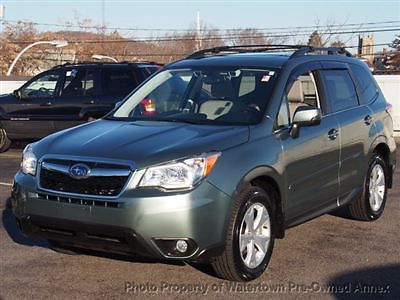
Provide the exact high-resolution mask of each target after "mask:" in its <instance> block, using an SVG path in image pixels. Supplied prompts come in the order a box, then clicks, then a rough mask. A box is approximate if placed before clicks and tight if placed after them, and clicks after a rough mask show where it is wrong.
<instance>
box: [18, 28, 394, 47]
mask: <svg viewBox="0 0 400 300" xmlns="http://www.w3.org/2000/svg"><path fill="white" fill-rule="evenodd" d="M393 31H400V27H396V28H384V29H368V30H352V31H329V32H319V35H327V34H328V35H342V34H355V33H377V32H393ZM309 35H310V33H290V34H272V35H269V34H262V35H249V36H242V35H220V36H215V37H203V38H202V41H214V40H227V39H234V38H240V39H254V38H288V37H295V36H309ZM195 40H196V37H195V36H193V37H178V38H176V37H161V38H152V39H143V38H138V39H118V40H117V39H108V40H106V39H104V40H101V39H99V40H93V39H92V40H83V39H82V40H80V39H74V40H69V41H68V42H69V43H81V44H97V43H140V42H152V43H154V42H177V41H195ZM11 42H12V43H14V44H28V43H33V42H35V41H33V40H31V41H11Z"/></svg>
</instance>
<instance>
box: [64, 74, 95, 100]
mask: <svg viewBox="0 0 400 300" xmlns="http://www.w3.org/2000/svg"><path fill="white" fill-rule="evenodd" d="M91 95H94V74H93V71H90V70H88V71H86V70H84V69H79V70H78V69H72V70H68V71H67V72H66V73H65V82H64V86H63V89H62V91H61V96H68V97H71V96H72V97H75V96H91Z"/></svg>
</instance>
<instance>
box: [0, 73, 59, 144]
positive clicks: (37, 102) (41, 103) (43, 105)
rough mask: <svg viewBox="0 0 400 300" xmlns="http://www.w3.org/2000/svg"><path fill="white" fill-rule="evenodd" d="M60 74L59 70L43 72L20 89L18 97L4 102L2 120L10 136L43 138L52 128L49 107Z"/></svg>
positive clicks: (53, 97)
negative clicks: (4, 117) (8, 103)
mask: <svg viewBox="0 0 400 300" xmlns="http://www.w3.org/2000/svg"><path fill="white" fill-rule="evenodd" d="M59 79H60V74H59V71H58V70H50V71H48V72H45V73H42V74H40V75H38V76H36V77H34V78H33V79H31V80H30V81H28V82H27V83H26V84H24V85H23V86H22V87H21V88H20V89H19V92H20V95H21V97H20V98H19V99H18V98H17V97H16V98H15V103H14V104H11V105H7V108H6V109H7V111H6V117H7V119H8V120H5V121H3V124H4V127H5V130H6V131H7V133H8V134H9V136H10V137H11V138H42V137H44V136H46V135H48V134H50V133H52V132H54V131H55V129H54V125H53V120H52V116H51V113H50V112H51V110H52V106H53V104H54V102H55V101H56V98H57V93H58V89H59V82H60V80H59Z"/></svg>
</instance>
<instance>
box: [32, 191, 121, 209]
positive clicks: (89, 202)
mask: <svg viewBox="0 0 400 300" xmlns="http://www.w3.org/2000/svg"><path fill="white" fill-rule="evenodd" d="M38 199H39V200H47V201H54V202H61V203H69V204H77V205H83V206H100V207H109V208H120V207H121V206H122V203H121V202H118V201H104V200H95V199H79V198H71V197H64V196H54V195H47V194H38Z"/></svg>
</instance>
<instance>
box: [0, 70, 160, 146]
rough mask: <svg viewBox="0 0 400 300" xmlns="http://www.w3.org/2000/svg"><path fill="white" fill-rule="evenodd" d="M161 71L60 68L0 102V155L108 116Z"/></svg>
mask: <svg viewBox="0 0 400 300" xmlns="http://www.w3.org/2000/svg"><path fill="white" fill-rule="evenodd" d="M159 68H160V66H159V65H157V64H155V63H94V62H90V63H80V64H69V63H67V64H64V65H61V66H57V67H54V68H52V69H51V70H48V71H46V72H43V73H40V74H39V75H37V76H35V77H34V78H32V79H31V80H29V81H28V82H26V83H25V84H24V85H23V86H22V87H21V88H19V89H18V90H16V91H14V93H13V94H9V95H4V96H0V152H4V151H6V150H8V148H9V147H10V145H11V141H12V140H21V139H40V138H43V137H45V136H46V135H48V134H51V133H54V132H56V131H59V130H62V129H65V128H69V127H72V126H75V125H79V124H82V123H85V122H87V121H88V120H91V119H97V118H100V117H102V116H103V115H105V114H106V113H108V112H109V111H110V110H111V109H112V108H114V106H115V104H116V103H117V102H119V101H121V100H122V99H123V98H124V97H125V96H126V95H128V94H129V93H130V92H131V91H132V90H133V89H135V88H136V87H137V86H138V85H139V84H140V83H141V82H142V81H144V80H145V79H146V78H147V77H149V76H150V75H151V74H153V73H154V72H156V71H157V70H158V69H159Z"/></svg>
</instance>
